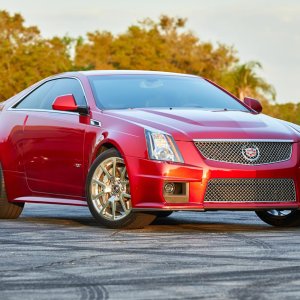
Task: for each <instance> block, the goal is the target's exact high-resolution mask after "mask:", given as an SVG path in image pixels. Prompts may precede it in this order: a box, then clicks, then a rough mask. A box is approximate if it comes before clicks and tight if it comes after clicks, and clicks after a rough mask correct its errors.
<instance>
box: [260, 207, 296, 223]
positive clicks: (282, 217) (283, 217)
mask: <svg viewBox="0 0 300 300" xmlns="http://www.w3.org/2000/svg"><path fill="white" fill-rule="evenodd" d="M255 213H256V215H257V216H258V217H259V218H260V219H261V220H262V221H264V222H265V223H267V224H269V225H272V226H278V227H296V226H300V211H299V210H283V209H272V210H263V211H256V212H255Z"/></svg>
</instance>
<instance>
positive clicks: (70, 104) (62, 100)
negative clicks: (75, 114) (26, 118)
mask: <svg viewBox="0 0 300 300" xmlns="http://www.w3.org/2000/svg"><path fill="white" fill-rule="evenodd" d="M52 108H53V109H55V110H62V111H76V110H77V105H76V101H75V98H74V96H73V95H62V96H59V97H57V98H56V99H55V100H54V102H53V104H52Z"/></svg>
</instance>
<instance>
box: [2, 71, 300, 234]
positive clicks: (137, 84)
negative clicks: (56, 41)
mask: <svg viewBox="0 0 300 300" xmlns="http://www.w3.org/2000/svg"><path fill="white" fill-rule="evenodd" d="M261 110H262V107H261V105H260V103H259V102H258V101H257V100H255V99H251V98H245V99H244V101H243V102H242V101H240V100H239V99H237V98H235V97H234V96H233V95H231V94H229V93H228V92H226V91H225V90H224V89H222V88H220V87H218V86H217V85H216V84H214V83H212V82H210V81H208V80H206V79H203V78H200V77H197V76H192V75H186V74H176V73H164V72H150V71H149V72H148V71H85V72H72V73H64V74H60V75H57V76H53V77H50V78H47V79H45V80H43V81H41V82H39V83H37V84H35V85H33V86H31V87H29V88H28V89H26V90H24V91H23V92H21V93H19V94H18V95H16V96H14V97H13V98H11V99H9V100H7V101H5V102H3V103H2V104H1V106H0V128H1V130H0V147H1V151H0V163H1V168H0V179H1V198H0V218H17V217H18V216H19V215H20V213H21V212H22V209H23V207H24V203H26V202H31V203H53V204H67V205H82V206H88V207H89V209H90V211H91V213H92V215H93V216H94V217H95V219H96V220H97V221H98V222H99V223H100V224H102V225H105V226H108V227H111V228H122V227H127V228H138V227H143V226H146V225H148V224H150V223H151V222H152V221H153V220H154V219H155V218H156V217H157V216H160V217H163V216H165V217H166V216H168V215H170V214H171V213H172V212H173V211H181V210H189V211H209V210H253V211H255V212H256V214H257V215H258V216H259V217H260V218H261V219H262V220H263V221H265V222H267V223H269V224H271V225H275V226H276V225H277V226H295V225H299V224H300V213H299V211H298V209H299V203H300V195H299V184H300V172H299V170H300V169H299V166H300V164H299V154H300V147H299V146H300V144H299V142H300V127H299V126H297V125H295V124H291V123H287V122H284V121H280V120H277V119H273V118H271V117H268V116H266V115H263V114H260V112H261ZM62 209H63V208H62Z"/></svg>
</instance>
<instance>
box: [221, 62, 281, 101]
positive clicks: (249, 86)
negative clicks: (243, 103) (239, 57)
mask: <svg viewBox="0 0 300 300" xmlns="http://www.w3.org/2000/svg"><path fill="white" fill-rule="evenodd" d="M257 68H259V69H261V68H262V66H261V64H260V63H259V62H257V61H250V62H247V63H245V64H241V65H237V66H235V67H234V68H233V69H232V70H231V71H230V72H229V73H228V74H227V76H228V80H229V82H230V86H231V91H232V92H233V93H234V94H235V95H237V96H238V97H239V98H240V99H241V100H243V99H244V97H245V96H250V97H258V98H261V97H262V98H264V95H268V96H271V98H272V99H273V100H274V99H275V96H276V92H275V90H274V88H273V86H272V85H270V84H269V83H267V82H266V81H265V80H264V79H263V78H261V77H259V76H258V75H257V74H256V69H257ZM227 76H226V77H227Z"/></svg>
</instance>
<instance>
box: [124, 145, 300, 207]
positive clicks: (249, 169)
mask: <svg viewBox="0 0 300 300" xmlns="http://www.w3.org/2000/svg"><path fill="white" fill-rule="evenodd" d="M177 143H178V146H179V148H180V150H181V151H182V154H183V157H184V158H185V163H184V164H180V163H169V162H160V161H154V160H148V159H141V158H136V157H128V156H127V157H125V160H126V164H127V166H128V173H129V178H130V192H131V197H132V198H131V199H132V206H133V209H135V210H217V209H228V210H259V209H272V208H273V209H276V208H277V209H283V208H284V209H298V208H299V202H300V201H299V200H300V199H299V184H300V182H299V178H300V169H299V162H298V157H299V153H298V152H299V149H298V148H299V147H298V144H296V143H295V144H294V145H293V155H292V157H291V159H290V160H288V161H285V162H280V163H276V164H269V165H259V166H247V165H237V164H232V163H224V162H216V161H211V160H206V159H204V158H203V157H202V156H201V155H200V154H199V152H198V150H197V149H196V147H195V146H194V144H193V143H190V142H177ZM217 178H218V179H281V178H283V179H292V180H293V181H294V184H295V190H296V201H286V200H285V201H283V202H280V201H276V202H272V199H270V200H268V201H266V202H262V201H260V202H255V201H251V202H242V201H241V202H239V201H227V202H220V201H218V200H219V199H216V201H215V202H214V201H209V202H207V201H205V193H206V190H207V186H208V183H209V181H210V180H211V179H217ZM165 182H182V183H186V184H187V188H188V190H187V197H186V198H185V200H184V201H183V202H178V200H176V201H172V199H166V195H165V193H164V192H163V187H164V184H165ZM271 197H272V191H270V198H271Z"/></svg>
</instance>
